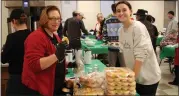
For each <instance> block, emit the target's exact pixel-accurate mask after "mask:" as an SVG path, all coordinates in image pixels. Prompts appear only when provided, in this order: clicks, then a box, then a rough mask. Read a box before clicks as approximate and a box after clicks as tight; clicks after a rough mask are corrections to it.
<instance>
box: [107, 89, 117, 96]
mask: <svg viewBox="0 0 179 96" xmlns="http://www.w3.org/2000/svg"><path fill="white" fill-rule="evenodd" d="M108 93H109V94H110V95H116V92H115V90H113V91H110V90H108Z"/></svg>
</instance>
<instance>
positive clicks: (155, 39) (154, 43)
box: [146, 15, 158, 53]
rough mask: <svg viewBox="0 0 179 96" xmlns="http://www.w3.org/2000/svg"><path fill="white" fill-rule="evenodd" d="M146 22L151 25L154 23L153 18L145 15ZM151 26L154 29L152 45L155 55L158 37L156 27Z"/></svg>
mask: <svg viewBox="0 0 179 96" xmlns="http://www.w3.org/2000/svg"><path fill="white" fill-rule="evenodd" d="M146 20H147V21H149V22H151V24H152V23H154V22H155V18H154V17H153V16H151V15H147V17H146ZM152 25H153V28H154V38H153V42H152V45H153V47H154V51H155V53H156V42H157V37H158V30H157V27H156V26H155V25H154V24H152Z"/></svg>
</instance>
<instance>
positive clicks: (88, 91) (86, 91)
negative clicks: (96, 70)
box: [74, 88, 104, 96]
mask: <svg viewBox="0 0 179 96" xmlns="http://www.w3.org/2000/svg"><path fill="white" fill-rule="evenodd" d="M74 95H80V96H81V95H88V96H89V95H104V91H103V89H101V88H79V89H78V90H77V91H76V92H74Z"/></svg>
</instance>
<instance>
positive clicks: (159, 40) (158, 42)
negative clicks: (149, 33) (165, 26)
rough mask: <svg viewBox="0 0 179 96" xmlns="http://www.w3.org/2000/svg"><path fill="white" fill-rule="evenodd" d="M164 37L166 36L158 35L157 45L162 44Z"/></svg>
mask: <svg viewBox="0 0 179 96" xmlns="http://www.w3.org/2000/svg"><path fill="white" fill-rule="evenodd" d="M163 37H164V36H158V37H157V41H156V45H157V46H160V42H161V41H162V39H163Z"/></svg>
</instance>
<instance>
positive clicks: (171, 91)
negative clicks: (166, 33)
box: [156, 50, 179, 96]
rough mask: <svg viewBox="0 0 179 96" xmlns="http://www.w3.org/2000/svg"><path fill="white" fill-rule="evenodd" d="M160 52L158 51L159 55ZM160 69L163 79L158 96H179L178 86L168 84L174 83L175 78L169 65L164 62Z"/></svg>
mask: <svg viewBox="0 0 179 96" xmlns="http://www.w3.org/2000/svg"><path fill="white" fill-rule="evenodd" d="M158 52H159V50H157V53H158ZM163 61H164V60H163ZM160 68H161V71H162V79H161V80H160V83H159V86H158V89H157V94H156V95H177V96H179V88H178V87H177V86H174V85H170V84H168V82H170V81H173V78H174V76H175V75H174V74H172V73H170V70H169V65H168V63H164V62H162V64H161V66H160Z"/></svg>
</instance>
